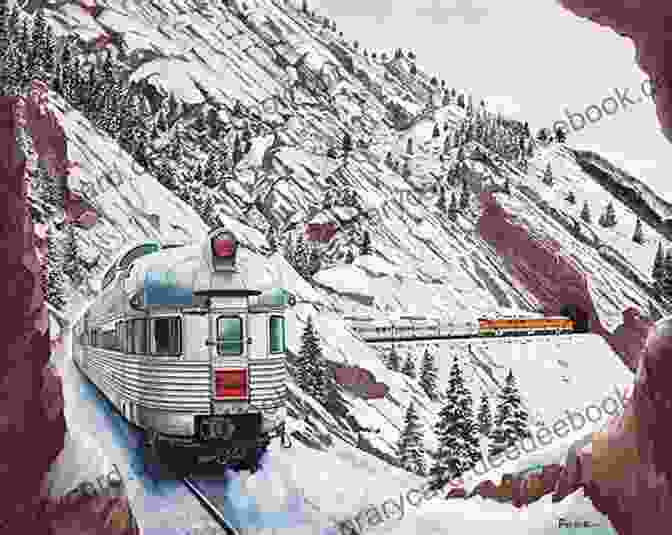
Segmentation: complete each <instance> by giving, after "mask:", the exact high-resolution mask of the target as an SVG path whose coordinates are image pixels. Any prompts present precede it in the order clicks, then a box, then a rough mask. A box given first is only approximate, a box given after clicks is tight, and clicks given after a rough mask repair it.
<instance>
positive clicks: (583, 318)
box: [560, 305, 590, 333]
mask: <svg viewBox="0 0 672 535" xmlns="http://www.w3.org/2000/svg"><path fill="white" fill-rule="evenodd" d="M560 315H561V316H567V317H568V318H571V319H572V320H574V332H577V333H589V332H590V315H589V314H588V313H587V312H586V311H585V310H583V309H582V308H580V307H578V306H576V305H565V306H563V307H562V308H561V309H560Z"/></svg>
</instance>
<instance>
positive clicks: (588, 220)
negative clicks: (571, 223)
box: [580, 201, 592, 224]
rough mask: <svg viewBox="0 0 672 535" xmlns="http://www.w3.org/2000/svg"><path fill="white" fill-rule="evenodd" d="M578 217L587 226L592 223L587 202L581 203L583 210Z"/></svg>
mask: <svg viewBox="0 0 672 535" xmlns="http://www.w3.org/2000/svg"><path fill="white" fill-rule="evenodd" d="M580 217H581V219H583V220H584V221H585V222H586V223H588V224H590V223H591V222H592V218H591V216H590V208H589V207H588V201H584V202H583V208H582V209H581V216H580Z"/></svg>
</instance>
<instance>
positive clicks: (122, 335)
mask: <svg viewBox="0 0 672 535" xmlns="http://www.w3.org/2000/svg"><path fill="white" fill-rule="evenodd" d="M127 342H128V340H127V339H126V322H125V321H118V322H117V344H118V348H117V350H118V351H121V352H123V353H126V349H127V348H126V346H127Z"/></svg>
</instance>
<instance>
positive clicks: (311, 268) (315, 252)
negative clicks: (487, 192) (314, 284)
mask: <svg viewBox="0 0 672 535" xmlns="http://www.w3.org/2000/svg"><path fill="white" fill-rule="evenodd" d="M320 269H322V258H321V257H320V250H319V249H318V247H317V245H315V244H312V245H311V246H310V252H309V253H308V263H307V266H306V271H307V272H308V275H309V276H310V277H313V276H315V275H316V274H317V272H318V271H320Z"/></svg>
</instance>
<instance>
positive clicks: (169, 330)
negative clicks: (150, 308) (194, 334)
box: [152, 317, 182, 355]
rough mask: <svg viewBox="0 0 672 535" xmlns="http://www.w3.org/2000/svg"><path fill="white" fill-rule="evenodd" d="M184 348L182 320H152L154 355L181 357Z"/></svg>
mask: <svg viewBox="0 0 672 535" xmlns="http://www.w3.org/2000/svg"><path fill="white" fill-rule="evenodd" d="M181 346H182V319H181V318H178V317H175V318H154V319H152V354H154V355H179V354H180V353H181V350H182V348H181Z"/></svg>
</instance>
